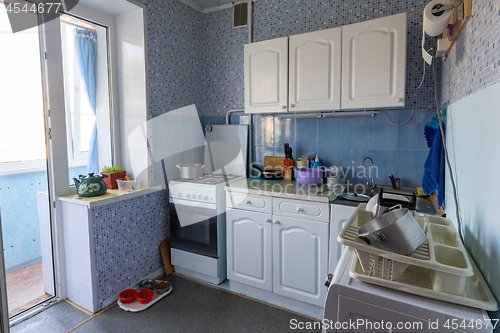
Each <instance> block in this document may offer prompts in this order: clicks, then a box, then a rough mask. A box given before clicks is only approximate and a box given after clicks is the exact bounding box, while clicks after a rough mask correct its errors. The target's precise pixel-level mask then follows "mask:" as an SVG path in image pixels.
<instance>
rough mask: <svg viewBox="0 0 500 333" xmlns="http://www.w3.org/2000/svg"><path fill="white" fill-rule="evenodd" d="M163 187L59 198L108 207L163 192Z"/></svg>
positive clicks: (86, 204)
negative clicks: (121, 201) (122, 201)
mask: <svg viewBox="0 0 500 333" xmlns="http://www.w3.org/2000/svg"><path fill="white" fill-rule="evenodd" d="M161 190H162V187H161V186H154V187H147V188H139V189H136V190H134V191H121V190H108V191H107V192H106V193H104V194H103V195H97V196H95V197H80V196H78V194H76V193H75V194H69V195H63V196H60V197H59V200H61V201H66V202H71V203H76V204H79V205H85V206H89V207H95V206H102V205H107V204H110V203H113V202H117V201H120V200H125V199H130V198H133V197H137V196H140V195H146V194H149V193H153V192H156V191H161Z"/></svg>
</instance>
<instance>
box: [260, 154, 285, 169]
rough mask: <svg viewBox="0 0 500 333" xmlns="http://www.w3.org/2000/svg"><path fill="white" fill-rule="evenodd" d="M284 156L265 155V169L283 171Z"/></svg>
mask: <svg viewBox="0 0 500 333" xmlns="http://www.w3.org/2000/svg"><path fill="white" fill-rule="evenodd" d="M284 159H285V158H284V157H283V156H264V170H281V171H283V170H284V168H285V166H284V165H283V160H284Z"/></svg>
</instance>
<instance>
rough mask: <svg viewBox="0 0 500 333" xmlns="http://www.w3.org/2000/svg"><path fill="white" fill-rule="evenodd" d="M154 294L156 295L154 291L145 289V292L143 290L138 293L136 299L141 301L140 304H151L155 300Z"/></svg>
mask: <svg viewBox="0 0 500 333" xmlns="http://www.w3.org/2000/svg"><path fill="white" fill-rule="evenodd" d="M154 294H155V292H154V291H152V290H151V289H144V290H141V291H139V292H138V293H137V296H136V298H137V300H138V301H139V303H141V304H146V303H149V302H151V299H152V298H153V295H154ZM145 296H147V297H145Z"/></svg>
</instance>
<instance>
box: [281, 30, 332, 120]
mask: <svg viewBox="0 0 500 333" xmlns="http://www.w3.org/2000/svg"><path fill="white" fill-rule="evenodd" d="M341 48H342V28H340V27H339V28H334V29H327V30H320V31H315V32H310V33H306V34H301V35H296V36H290V45H289V50H290V51H289V54H290V56H289V58H290V60H289V61H290V64H289V68H290V69H289V90H288V91H289V111H290V112H299V111H317V110H338V109H340V84H341V72H340V71H341V59H340V57H341V56H342V51H341Z"/></svg>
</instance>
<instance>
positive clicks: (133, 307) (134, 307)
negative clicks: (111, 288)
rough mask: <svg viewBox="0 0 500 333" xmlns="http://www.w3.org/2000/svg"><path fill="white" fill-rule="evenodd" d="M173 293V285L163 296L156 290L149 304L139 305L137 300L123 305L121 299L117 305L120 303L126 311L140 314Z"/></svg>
mask: <svg viewBox="0 0 500 333" xmlns="http://www.w3.org/2000/svg"><path fill="white" fill-rule="evenodd" d="M157 282H158V281H157ZM171 292H172V285H170V287H168V290H167V291H165V292H164V293H163V294H158V293H157V292H156V290H155V293H154V294H153V298H152V299H151V301H150V302H149V303H146V304H141V303H139V301H138V300H137V299H135V300H134V301H133V302H131V303H122V301H121V300H120V299H118V302H117V303H118V306H119V307H120V308H122V309H123V310H125V311H130V312H139V311H142V310H146V309H147V308H149V307H150V306H151V305H153V304H155V303H156V302H158V301H159V300H160V299H162V298H163V297H165V296H167V295H168V294H170V293H171Z"/></svg>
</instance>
